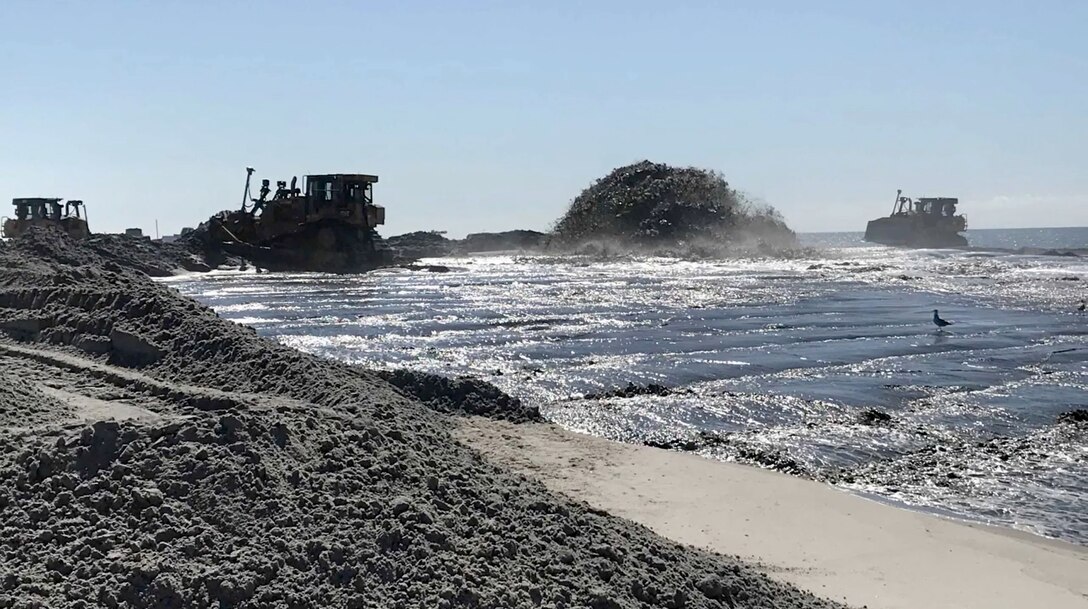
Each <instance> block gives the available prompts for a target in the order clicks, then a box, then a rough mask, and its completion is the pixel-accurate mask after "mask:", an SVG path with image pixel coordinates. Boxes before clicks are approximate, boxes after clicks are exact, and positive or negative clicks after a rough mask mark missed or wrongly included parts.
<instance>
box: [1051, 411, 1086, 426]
mask: <svg viewBox="0 0 1088 609" xmlns="http://www.w3.org/2000/svg"><path fill="white" fill-rule="evenodd" d="M1058 423H1069V424H1074V425H1075V424H1077V423H1088V408H1077V409H1075V410H1070V411H1067V412H1063V413H1061V414H1059V415H1058Z"/></svg>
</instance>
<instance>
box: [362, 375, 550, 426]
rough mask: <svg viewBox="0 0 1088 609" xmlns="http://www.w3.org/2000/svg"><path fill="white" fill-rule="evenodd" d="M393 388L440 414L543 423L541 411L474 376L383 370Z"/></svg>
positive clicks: (383, 376)
mask: <svg viewBox="0 0 1088 609" xmlns="http://www.w3.org/2000/svg"><path fill="white" fill-rule="evenodd" d="M377 374H378V376H380V377H382V378H383V379H385V380H386V381H388V382H389V383H390V384H392V385H393V386H394V387H397V388H398V389H400V390H401V391H403V392H405V393H407V394H408V395H410V396H412V397H414V398H415V399H417V400H419V401H420V402H422V403H424V404H426V405H427V406H429V407H431V408H433V409H434V410H437V411H439V412H446V413H451V414H470V415H481V416H487V417H490V418H493V419H504V420H507V421H511V422H513V423H529V422H540V421H543V420H544V418H543V417H541V416H540V410H539V409H538V408H537V407H536V406H529V405H527V404H523V403H522V401H521V400H519V399H517V398H514V397H511V396H509V395H507V394H506V393H504V392H503V391H502V390H501V389H499V388H498V387H496V386H494V385H492V384H491V383H488V382H487V381H482V380H480V379H474V378H471V377H466V376H463V377H458V378H449V377H445V376H440V375H437V374H428V373H426V372H418V371H415V370H403V369H401V370H382V371H378V373H377Z"/></svg>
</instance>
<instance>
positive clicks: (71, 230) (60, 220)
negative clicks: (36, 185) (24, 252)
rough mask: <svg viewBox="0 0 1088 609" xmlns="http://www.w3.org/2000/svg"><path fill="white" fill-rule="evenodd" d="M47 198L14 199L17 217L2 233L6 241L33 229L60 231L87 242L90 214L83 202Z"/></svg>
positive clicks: (9, 220) (5, 221)
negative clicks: (46, 228) (88, 215)
mask: <svg viewBox="0 0 1088 609" xmlns="http://www.w3.org/2000/svg"><path fill="white" fill-rule="evenodd" d="M61 201H64V199H58V198H48V197H24V198H19V199H12V201H11V203H12V205H14V206H15V217H14V218H5V219H4V226H3V232H4V236H5V237H7V238H9V239H10V238H14V237H18V236H19V235H22V234H23V233H24V232H26V231H27V230H28V229H30V228H31V227H34V226H40V227H51V228H59V229H60V230H62V231H64V232H66V233H68V236H70V237H72V238H73V239H86V238H87V237H89V236H90V235H91V231H90V229H89V228H88V227H87V217H86V216H87V213H86V210H85V209H83V208H84V205H83V201H79V200H75V199H69V200H68V201H67V202H65V203H63V204H62V203H61Z"/></svg>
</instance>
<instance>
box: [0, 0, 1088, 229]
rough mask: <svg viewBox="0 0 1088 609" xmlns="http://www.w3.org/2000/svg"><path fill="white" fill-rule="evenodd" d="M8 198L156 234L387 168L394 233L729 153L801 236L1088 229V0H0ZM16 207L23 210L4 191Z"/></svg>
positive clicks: (503, 224)
mask: <svg viewBox="0 0 1088 609" xmlns="http://www.w3.org/2000/svg"><path fill="white" fill-rule="evenodd" d="M0 23H3V24H4V33H3V35H0V199H3V200H5V201H6V200H10V199H11V198H13V197H28V196H55V197H65V198H76V199H83V200H84V201H86V203H87V208H88V213H89V216H90V223H91V230H92V231H96V232H117V231H120V230H122V229H124V228H128V227H139V228H143V229H144V231H145V232H146V233H148V234H153V233H154V230H155V223H156V221H157V222H158V226H159V230H160V232H161V233H162V234H169V233H173V232H177V231H178V230H179V229H180V228H181V227H182V226H195V225H196V224H198V223H199V222H200V221H201V220H204V219H206V218H207V217H208V216H209V215H211V214H212V213H215V212H217V211H219V210H222V209H232V208H236V207H238V206H239V205H240V203H241V198H242V191H243V187H244V182H245V168H246V167H247V166H252V167H254V168H255V169H256V173H255V174H254V178H256V179H258V180H259V179H260V178H268V179H271V180H272V181H273V183H275V181H276V180H289V179H290V178H291V176H294V175H298V176H300V179H301V176H303V175H305V174H313V173H337V172H343V173H371V174H377V175H379V176H380V182H379V183H378V184H377V185H376V186H375V198H376V202H378V203H379V204H382V205H385V207H386V217H387V224H386V226H385V227H383V228H382V229H381V232H382V233H383V234H384V235H386V236H390V235H395V234H399V233H403V232H408V231H412V230H445V231H448V234H449V235H450V236H455V237H456V236H463V235H464V234H466V233H470V232H479V231H494V230H507V229H514V228H530V229H537V230H546V229H548V228H549V227H550V226H551V224H552V223H553V222H554V221H555V220H556V219H557V218H558V217H560V216H561V215H562V213H563V212H564V210H565V209H566V207H567V205H568V204H569V203H570V201H571V200H572V199H573V198H574V197H575V196H577V195H578V193H579V192H580V191H581V190H582V189H583V188H585V187H587V186H589V185H590V184H591V183H592V182H593V181H594V180H595V179H597V178H599V177H602V176H604V175H605V174H607V173H608V172H609V171H610V170H611V169H613V168H615V167H618V166H621V165H626V164H628V163H632V162H635V161H639V160H642V159H650V160H653V161H656V162H664V163H669V164H674V165H693V166H698V167H704V168H708V169H713V170H716V171H720V172H721V173H722V174H723V175H724V176H725V177H726V179H727V180H729V182H730V184H731V185H732V186H733V187H735V188H737V189H740V190H742V191H744V192H746V193H748V195H749V196H751V197H753V198H755V199H758V200H761V201H764V202H766V203H769V204H771V205H773V206H774V207H776V208H777V209H778V210H779V211H780V212H781V213H782V214H783V215H784V217H785V218H786V221H787V222H788V223H789V224H790V226H791V227H793V228H794V229H795V230H798V231H804V232H809V231H850V230H864V226H865V222H866V221H867V220H869V219H872V218H874V217H876V216H879V215H886V214H887V213H888V212H889V211H890V210H891V206H892V202H893V199H894V197H895V191H896V189H900V188H901V189H903V191H904V194H906V195H912V196H916V197H917V196H952V197H959V198H960V200H961V205H960V211H962V212H964V213H966V214H967V216H968V220H969V225H970V226H971V227H972V228H1011V227H1038V226H1088V171H1085V165H1086V163H1085V161H1086V160H1088V112H1086V109H1088V36H1085V33H1084V30H1085V26H1088V2H1081V1H1071V2H1048V1H1035V2H1019V1H1015V0H1012V1H1009V2H1002V3H998V2H991V1H986V2H975V1H971V0H961V1H958V2H927V1H916V2H871V1H866V2H861V1H857V2H855V1H842V2H836V1H833V0H829V1H827V2H801V1H797V2H790V1H774V0H769V1H766V2H758V3H757V2H698V1H683V0H678V1H677V2H671V3H670V2H661V1H660V0H655V1H653V2H644V1H641V0H628V1H625V2H613V1H611V0H599V1H596V2H573V1H570V2H568V1H565V0H555V1H552V2H518V1H506V2H500V1H485V0H479V1H470V0H466V1H464V2H439V1H437V0H433V1H422V0H419V1H412V0H405V1H401V2H362V1H357V2H328V1H321V0H314V1H310V2H301V1H300V2H286V1H277V0H268V1H263V2H256V1H252V2H243V1H240V0H238V1H233V2H211V1H201V0H190V1H185V2H181V1H174V0H157V1H156V2H136V1H135V0H132V1H125V2H120V1H113V0H99V1H97V2H75V1H70V2H61V1H55V2H38V1H33V2H31V1H24V0H5V1H4V2H3V3H2V4H0ZM4 206H5V207H6V204H4Z"/></svg>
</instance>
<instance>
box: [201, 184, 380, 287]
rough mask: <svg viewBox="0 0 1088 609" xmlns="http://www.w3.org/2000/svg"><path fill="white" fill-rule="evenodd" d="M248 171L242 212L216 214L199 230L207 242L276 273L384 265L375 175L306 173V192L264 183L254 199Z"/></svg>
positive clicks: (343, 270) (345, 270)
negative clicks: (379, 233) (379, 232)
mask: <svg viewBox="0 0 1088 609" xmlns="http://www.w3.org/2000/svg"><path fill="white" fill-rule="evenodd" d="M252 175H253V169H252V168H246V187H245V192H244V193H243V196H242V206H241V209H237V210H234V211H227V212H220V213H219V214H217V215H215V216H213V217H212V218H211V219H210V220H209V221H208V222H207V223H206V225H205V226H203V227H202V228H203V229H204V230H200V229H198V230H200V232H201V233H202V234H203V235H205V237H204V238H205V239H207V240H209V241H210V243H209V244H210V245H213V246H214V247H217V248H219V249H222V250H223V251H224V252H226V253H229V254H233V255H236V256H241V257H243V258H246V259H248V260H249V261H250V262H252V263H253V264H255V265H256V266H258V267H259V268H265V269H268V270H273V271H318V272H330V273H353V272H360V271H366V270H369V269H372V268H375V267H378V266H382V265H383V264H385V263H387V262H388V259H389V258H390V256H389V252H388V250H386V249H384V248H381V247H379V244H380V241H381V238H380V237H379V236H378V233H377V232H376V230H375V229H376V227H377V226H379V225H381V224H384V223H385V208H384V207H382V206H380V205H375V204H374V194H373V187H374V184H376V183H377V182H378V176H375V175H368V174H346V173H337V174H321V175H308V176H305V184H304V186H303V188H301V189H300V188H298V187H297V180H296V179H294V178H292V180H291V183H290V186H288V183H287V182H286V181H280V182H277V183H276V189H275V190H274V191H273V189H272V188H271V185H270V183H269V180H262V183H261V188H260V190H259V192H258V196H256V197H254V196H251V191H250V180H251V176H252Z"/></svg>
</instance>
